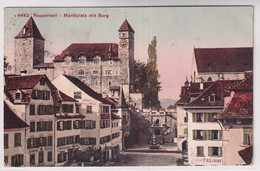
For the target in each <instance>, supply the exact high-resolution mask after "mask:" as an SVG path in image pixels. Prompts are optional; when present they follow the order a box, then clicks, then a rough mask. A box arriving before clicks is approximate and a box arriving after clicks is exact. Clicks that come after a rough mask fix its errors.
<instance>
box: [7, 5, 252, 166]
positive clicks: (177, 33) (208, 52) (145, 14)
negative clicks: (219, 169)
mask: <svg viewBox="0 0 260 171" xmlns="http://www.w3.org/2000/svg"><path fill="white" fill-rule="evenodd" d="M253 14H254V8H253V6H164V7H163V6H161V7H160V6H154V7H85V8H83V7H82V8H72V7H52V8H48V7H38V8H36V7H30V8H29V7H15V8H14V7H6V8H5V10H4V55H3V57H4V59H3V61H4V82H3V84H4V92H3V101H4V103H3V108H4V119H3V122H4V129H3V132H2V135H3V142H4V146H3V156H4V157H3V163H4V166H3V167H89V166H91V167H93V166H95V167H100V166H107V167H108V166H109V167H114V166H128V167H129V166H244V165H250V166H252V165H253V163H254V162H253V58H254V55H253V49H254V47H253V31H254V30H253V18H254V15H253Z"/></svg>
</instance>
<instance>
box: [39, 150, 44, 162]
mask: <svg viewBox="0 0 260 171" xmlns="http://www.w3.org/2000/svg"><path fill="white" fill-rule="evenodd" d="M43 154H44V152H43V151H40V152H39V163H43V157H44V156H43Z"/></svg>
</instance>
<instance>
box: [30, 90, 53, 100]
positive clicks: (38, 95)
mask: <svg viewBox="0 0 260 171" xmlns="http://www.w3.org/2000/svg"><path fill="white" fill-rule="evenodd" d="M32 99H42V100H50V91H41V90H33V92H32Z"/></svg>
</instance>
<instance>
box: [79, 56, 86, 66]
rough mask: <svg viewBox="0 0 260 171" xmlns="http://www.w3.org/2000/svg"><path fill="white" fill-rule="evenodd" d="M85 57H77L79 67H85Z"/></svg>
mask: <svg viewBox="0 0 260 171" xmlns="http://www.w3.org/2000/svg"><path fill="white" fill-rule="evenodd" d="M85 60H86V59H85V57H84V56H83V55H82V56H80V57H79V65H85Z"/></svg>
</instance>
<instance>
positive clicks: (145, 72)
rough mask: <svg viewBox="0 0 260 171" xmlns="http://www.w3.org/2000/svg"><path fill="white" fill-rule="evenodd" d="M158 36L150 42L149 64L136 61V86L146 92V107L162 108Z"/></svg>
mask: <svg viewBox="0 0 260 171" xmlns="http://www.w3.org/2000/svg"><path fill="white" fill-rule="evenodd" d="M156 45H157V41H156V37H154V38H153V40H152V42H151V44H149V48H148V55H149V59H148V61H147V64H145V63H142V62H135V88H136V89H138V90H140V91H141V92H143V93H144V99H143V101H144V107H155V108H160V101H159V99H158V92H159V91H160V89H161V86H160V85H161V83H160V82H159V81H158V79H159V77H160V75H159V71H158V69H157V50H156Z"/></svg>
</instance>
